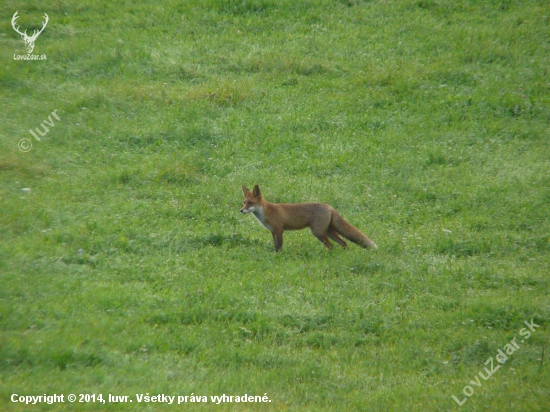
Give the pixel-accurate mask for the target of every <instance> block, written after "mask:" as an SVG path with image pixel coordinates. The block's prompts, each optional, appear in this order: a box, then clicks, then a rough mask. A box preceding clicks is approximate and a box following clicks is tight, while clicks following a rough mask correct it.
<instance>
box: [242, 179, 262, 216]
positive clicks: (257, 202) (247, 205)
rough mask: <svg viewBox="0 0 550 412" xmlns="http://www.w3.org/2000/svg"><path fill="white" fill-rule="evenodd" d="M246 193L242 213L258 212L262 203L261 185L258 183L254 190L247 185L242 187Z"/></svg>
mask: <svg viewBox="0 0 550 412" xmlns="http://www.w3.org/2000/svg"><path fill="white" fill-rule="evenodd" d="M242 189H243V194H244V203H243V207H242V208H241V213H250V212H256V211H258V210H259V208H260V207H261V204H262V193H261V192H260V187H259V186H258V185H255V186H254V189H252V192H251V191H250V190H248V189H247V188H246V187H244V186H243V187H242Z"/></svg>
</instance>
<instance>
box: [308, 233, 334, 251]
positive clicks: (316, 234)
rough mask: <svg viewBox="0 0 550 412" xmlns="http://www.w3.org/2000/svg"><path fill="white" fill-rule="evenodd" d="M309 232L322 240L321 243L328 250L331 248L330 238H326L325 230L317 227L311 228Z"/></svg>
mask: <svg viewBox="0 0 550 412" xmlns="http://www.w3.org/2000/svg"><path fill="white" fill-rule="evenodd" d="M311 233H313V235H314V236H315V237H316V238H317V239H319V240H320V241H321V242H323V245H325V246H326V247H327V249H328V250H332V243H330V240H328V237H327V234H326V233H325V231H321V230H318V229H313V228H311Z"/></svg>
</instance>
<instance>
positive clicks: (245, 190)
mask: <svg viewBox="0 0 550 412" xmlns="http://www.w3.org/2000/svg"><path fill="white" fill-rule="evenodd" d="M242 189H243V194H244V196H245V197H246V195H248V194H250V190H248V189H247V188H246V187H244V186H243V187H242Z"/></svg>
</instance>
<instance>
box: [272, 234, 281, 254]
mask: <svg viewBox="0 0 550 412" xmlns="http://www.w3.org/2000/svg"><path fill="white" fill-rule="evenodd" d="M271 234H272V235H273V242H275V251H276V252H278V251H279V250H281V249H282V248H283V231H282V230H273V231H272V232H271Z"/></svg>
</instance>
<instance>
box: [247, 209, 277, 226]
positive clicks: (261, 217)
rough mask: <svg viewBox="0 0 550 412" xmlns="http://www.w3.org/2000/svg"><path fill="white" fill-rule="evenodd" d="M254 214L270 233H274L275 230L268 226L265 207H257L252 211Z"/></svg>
mask: <svg viewBox="0 0 550 412" xmlns="http://www.w3.org/2000/svg"><path fill="white" fill-rule="evenodd" d="M252 213H254V216H256V219H258V221H259V222H260V223H261V224H262V225H263V226H264V227H265V228H266V229H267V230H269V231H270V232H273V228H272V227H271V226H269V225H268V224H267V222H266V221H265V215H264V208H263V207H255V208H254V210H253V211H252Z"/></svg>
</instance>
